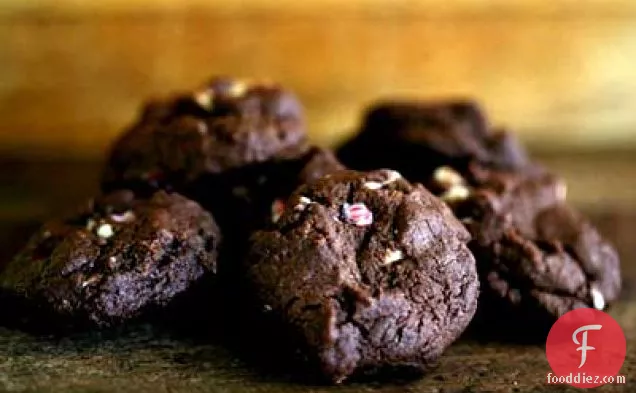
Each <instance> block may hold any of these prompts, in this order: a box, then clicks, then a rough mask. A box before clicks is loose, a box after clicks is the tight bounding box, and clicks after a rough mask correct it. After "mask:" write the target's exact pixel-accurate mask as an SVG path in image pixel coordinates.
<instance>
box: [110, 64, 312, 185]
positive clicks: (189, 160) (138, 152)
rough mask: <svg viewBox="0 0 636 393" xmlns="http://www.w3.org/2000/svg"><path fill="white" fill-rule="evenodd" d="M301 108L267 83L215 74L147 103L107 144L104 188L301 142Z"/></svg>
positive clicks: (293, 147)
mask: <svg viewBox="0 0 636 393" xmlns="http://www.w3.org/2000/svg"><path fill="white" fill-rule="evenodd" d="M305 136H306V135H305V122H304V119H303V113H302V107H301V105H300V103H299V102H298V100H297V99H296V97H295V96H294V95H293V94H292V93H291V92H289V91H287V90H284V89H283V88H282V87H280V86H278V85H276V84H273V83H249V82H245V81H241V80H238V79H232V78H222V77H217V78H214V79H212V80H211V81H210V82H209V83H208V84H206V85H205V86H203V87H202V88H201V89H199V90H198V91H195V92H190V93H183V94H178V95H176V96H175V97H173V98H169V99H165V100H161V101H156V102H151V103H149V104H147V105H146V107H145V108H144V110H143V112H142V114H141V116H140V118H139V120H138V121H137V122H136V124H134V125H133V126H132V127H131V128H130V129H129V130H127V131H126V132H125V133H124V134H123V135H122V136H121V137H120V138H119V140H118V141H117V142H116V143H115V144H114V146H113V147H112V149H111V152H110V155H109V158H108V163H107V166H106V170H105V173H104V175H103V181H102V184H103V188H104V189H105V190H111V189H117V188H128V187H130V188H135V189H136V188H150V189H155V188H171V189H174V190H175V191H178V192H181V193H184V194H186V195H188V194H189V189H190V188H191V187H193V186H194V184H193V183H194V182H196V181H197V180H199V179H200V178H201V177H202V176H205V175H214V174H220V173H223V172H225V171H228V170H231V169H234V168H241V167H244V166H246V165H251V164H256V163H261V162H265V161H267V160H269V159H270V158H272V157H274V156H276V155H278V154H280V153H282V152H287V154H291V153H292V152H298V153H302V151H304V147H305Z"/></svg>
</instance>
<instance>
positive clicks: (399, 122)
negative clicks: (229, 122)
mask: <svg viewBox="0 0 636 393" xmlns="http://www.w3.org/2000/svg"><path fill="white" fill-rule="evenodd" d="M339 155H340V157H341V158H342V159H343V161H344V163H345V164H347V165H350V166H351V167H352V168H356V169H357V168H364V169H366V168H374V167H378V166H389V167H392V168H394V169H397V170H399V171H400V172H402V173H403V174H404V175H405V176H406V177H407V178H408V179H409V180H411V181H418V182H421V183H423V184H425V185H426V186H427V187H428V189H429V190H431V191H432V192H433V193H434V194H436V195H438V196H440V197H441V198H442V199H443V200H445V201H446V202H447V203H448V204H449V205H450V206H451V207H452V208H453V210H454V213H455V214H456V215H457V217H459V218H461V219H462V221H463V222H464V224H465V225H466V227H467V228H468V229H469V231H470V232H471V235H472V238H473V240H472V241H471V242H470V244H469V246H470V249H471V251H472V252H473V253H474V255H475V258H476V260H477V268H478V271H479V274H480V279H481V282H482V289H483V290H482V295H481V301H480V306H479V309H478V312H477V314H478V317H477V319H478V320H480V321H483V322H484V323H483V325H484V326H486V330H487V331H490V332H497V334H499V333H500V332H502V331H503V332H509V333H511V334H516V333H517V332H518V331H519V329H525V328H527V329H529V330H532V331H533V332H534V333H536V335H537V336H540V337H541V338H542V339H544V338H545V334H544V333H546V327H547V328H549V327H550V326H551V324H552V323H553V322H554V321H555V320H556V318H558V317H559V316H560V315H562V314H563V313H565V312H567V311H569V310H571V309H574V308H577V307H584V306H597V307H600V308H603V307H605V305H607V304H608V303H609V302H611V301H613V300H615V299H616V297H617V296H618V292H619V288H620V270H619V261H618V257H617V253H616V251H615V250H614V249H613V247H612V246H610V245H609V244H608V243H607V242H606V241H605V240H603V239H602V237H601V236H600V235H599V234H598V232H597V231H596V230H595V228H594V227H593V226H592V225H591V224H589V223H588V222H587V221H586V220H585V219H584V218H583V217H582V216H581V215H580V213H578V212H576V211H575V210H574V209H572V208H571V207H569V206H567V205H566V203H565V185H564V183H563V182H562V181H561V180H560V179H558V178H557V177H555V176H553V175H551V174H550V173H549V172H548V171H547V170H546V169H545V168H543V167H542V166H540V165H538V164H536V163H534V162H532V161H531V160H530V159H529V158H528V155H527V154H526V152H525V151H524V149H523V148H522V146H521V145H520V144H519V143H518V141H517V140H516V139H515V138H514V137H513V136H512V135H510V134H507V133H505V132H498V131H492V130H491V128H490V126H489V125H488V124H487V121H486V120H485V116H484V115H483V113H482V112H481V111H480V110H479V108H478V106H477V105H475V104H474V103H470V102H460V101H458V102H453V101H447V102H440V103H426V102H411V103H409V102H406V103H385V104H379V105H377V106H375V107H374V108H372V109H371V110H370V111H369V112H368V115H367V116H366V118H365V122H364V125H363V127H362V131H361V133H360V134H359V135H358V136H357V137H356V138H354V139H353V140H352V141H350V142H349V143H348V144H346V145H345V146H344V147H343V148H342V149H341V150H340V152H339ZM548 219H549V221H547V220H548ZM594 299H596V300H594ZM601 299H602V301H601ZM504 320H506V323H504V322H503V321H504ZM521 336H522V335H521V334H518V335H517V337H515V338H516V339H521V338H522V337H521Z"/></svg>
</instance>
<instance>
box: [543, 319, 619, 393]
mask: <svg viewBox="0 0 636 393" xmlns="http://www.w3.org/2000/svg"><path fill="white" fill-rule="evenodd" d="M626 348H627V347H626V342H625V334H624V333H623V329H621V327H620V325H619V324H618V322H616V320H614V318H612V317H611V316H609V315H608V314H606V313H604V312H602V311H598V310H596V309H593V308H580V309H576V310H573V311H570V312H568V313H566V314H564V315H563V316H562V317H561V318H559V319H558V320H557V321H556V322H555V323H554V325H552V329H550V333H549V334H548V339H547V341H546V345H545V349H546V356H547V358H548V363H550V367H551V368H552V372H553V373H554V374H552V373H549V374H548V378H547V382H548V383H549V384H568V385H571V386H575V387H578V388H593V387H596V386H602V385H605V384H608V383H620V378H619V377H617V374H618V373H619V371H620V369H621V367H622V366H623V362H624V361H625V352H626Z"/></svg>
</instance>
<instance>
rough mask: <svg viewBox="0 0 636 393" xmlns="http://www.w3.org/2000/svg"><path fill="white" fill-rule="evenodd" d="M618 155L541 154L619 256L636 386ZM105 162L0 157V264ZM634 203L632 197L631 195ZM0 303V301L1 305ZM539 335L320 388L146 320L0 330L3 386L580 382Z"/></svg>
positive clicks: (86, 191)
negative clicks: (82, 329)
mask: <svg viewBox="0 0 636 393" xmlns="http://www.w3.org/2000/svg"><path fill="white" fill-rule="evenodd" d="M632 157H634V155H632V154H627V153H622V154H583V155H562V154H558V155H557V154H550V155H545V156H541V157H540V158H541V159H542V160H543V161H545V162H546V163H548V164H549V165H551V166H552V167H553V168H555V169H556V170H557V171H559V172H560V173H562V174H563V175H564V176H565V177H566V179H567V180H568V182H569V185H570V188H569V189H570V195H569V198H570V200H571V201H572V202H573V203H575V204H577V205H580V206H581V207H582V209H583V210H585V211H586V212H588V213H589V215H590V217H591V219H592V220H593V221H594V222H595V223H597V224H598V225H599V227H600V228H601V231H602V232H603V233H604V234H605V235H606V236H608V237H609V238H610V239H611V240H612V241H613V242H614V243H615V245H616V246H617V247H618V249H619V251H620V253H621V257H622V270H623V277H624V285H623V287H624V290H623V293H622V297H621V300H620V301H619V302H618V303H617V304H616V305H615V306H614V307H613V308H612V309H611V310H610V314H611V315H612V316H614V317H615V318H616V319H617V320H618V321H619V323H620V324H621V326H622V327H623V329H624V331H625V334H626V336H627V359H626V360H625V364H624V365H623V368H622V370H621V374H622V375H626V377H627V385H623V386H619V385H612V386H609V385H607V386H604V387H602V388H599V389H598V390H599V391H606V392H622V391H625V392H630V391H636V351H634V346H635V345H636V285H634V284H635V283H636V259H635V257H636V241H635V240H634V233H635V230H636V208H632V202H633V201H634V198H633V196H634V192H636V159H634V158H632ZM98 173H99V164H98V163H59V162H58V163H50V162H39V163H34V162H19V161H15V160H0V264H2V263H4V262H5V261H6V260H8V259H9V258H10V257H11V256H12V255H13V253H15V251H16V250H17V249H18V248H19V247H20V246H21V245H22V244H23V243H24V242H25V240H26V239H27V238H28V236H29V234H30V233H31V232H32V231H33V230H34V229H35V228H36V227H37V225H38V223H39V221H40V220H42V219H44V218H46V217H47V216H50V215H53V214H58V213H60V212H62V211H65V210H68V209H71V208H72V207H73V206H74V205H75V204H77V203H78V202H80V201H82V200H83V199H85V198H87V197H88V196H90V195H91V194H93V193H94V192H95V191H96V189H97V187H96V184H97V178H98ZM634 206H636V204H634ZM0 312H1V310H0ZM549 371H550V368H549V366H548V363H547V361H546V359H545V351H544V346H543V344H541V343H539V344H537V345H515V344H510V343H487V344H484V343H477V342H475V341H471V340H469V339H461V340H460V341H459V342H457V343H456V344H454V345H453V346H452V347H451V348H450V349H449V350H448V351H447V352H446V354H445V355H444V357H443V358H442V360H441V362H440V364H439V366H438V367H437V368H436V369H435V370H433V372H431V373H430V374H429V375H427V376H425V377H424V378H422V379H419V380H417V381H403V382H391V383H387V382H383V383H379V382H376V383H354V384H348V385H344V386H337V387H329V386H314V385H308V384H305V383H303V382H299V381H298V379H296V378H293V377H292V376H291V375H287V374H286V373H285V372H281V373H262V372H260V371H259V367H258V366H257V365H254V364H252V363H250V362H249V361H247V360H245V359H243V358H241V357H239V356H237V355H236V354H234V353H233V352H232V351H230V350H229V349H227V348H225V347H224V346H223V345H221V344H201V343H198V342H195V341H193V340H189V339H183V338H175V337H173V336H171V335H169V334H167V333H161V332H157V331H155V330H152V329H150V328H139V329H135V330H134V331H130V332H127V333H122V334H121V335H117V336H114V335H110V336H108V337H106V336H101V337H99V336H97V335H95V334H92V335H90V334H87V335H82V336H76V337H68V338H64V339H55V340H53V339H47V338H38V337H33V336H30V335H28V334H25V333H22V332H18V331H9V330H6V329H2V328H0V391H16V392H17V391H20V392H22V391H26V392H59V391H69V392H152V393H159V392H254V393H257V392H258V393H260V392H262V393H270V392H271V393H275V392H276V393H278V392H281V393H282V392H299V393H300V392H372V391H373V392H455V391H458V392H495V391H501V392H514V391H517V392H526V391H569V390H572V391H575V390H576V389H574V388H567V387H564V386H547V385H546V375H547V373H548V372H549Z"/></svg>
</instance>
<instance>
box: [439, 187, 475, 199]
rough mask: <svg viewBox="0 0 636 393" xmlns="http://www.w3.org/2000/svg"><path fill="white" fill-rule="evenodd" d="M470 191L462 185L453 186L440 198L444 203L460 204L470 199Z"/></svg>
mask: <svg viewBox="0 0 636 393" xmlns="http://www.w3.org/2000/svg"><path fill="white" fill-rule="evenodd" d="M469 196H470V190H469V189H468V188H466V187H465V186H462V185H453V186H451V187H450V189H448V190H447V191H446V192H445V193H443V194H442V196H440V198H441V199H442V200H443V201H444V202H460V201H464V200H466V199H468V197H469Z"/></svg>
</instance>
